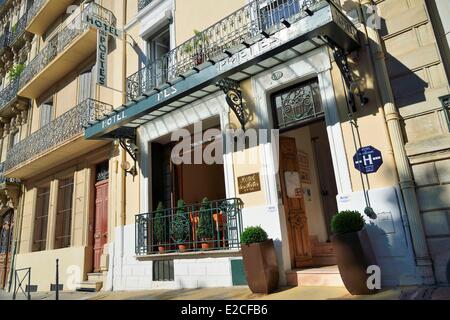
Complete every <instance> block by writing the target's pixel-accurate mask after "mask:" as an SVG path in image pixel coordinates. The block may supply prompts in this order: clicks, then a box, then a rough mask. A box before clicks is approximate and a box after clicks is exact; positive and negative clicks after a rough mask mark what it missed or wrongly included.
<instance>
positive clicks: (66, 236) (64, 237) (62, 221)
mask: <svg viewBox="0 0 450 320" xmlns="http://www.w3.org/2000/svg"><path fill="white" fill-rule="evenodd" d="M72 200H73V178H69V179H64V180H61V181H60V182H59V188H58V203H57V208H58V209H57V212H56V228H55V249H61V248H68V247H70V240H71V236H72V202H73V201H72Z"/></svg>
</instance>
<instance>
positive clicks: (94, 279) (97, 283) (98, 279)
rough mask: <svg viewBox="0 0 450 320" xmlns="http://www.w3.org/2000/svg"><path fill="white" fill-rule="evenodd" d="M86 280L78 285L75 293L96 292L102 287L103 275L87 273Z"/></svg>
mask: <svg viewBox="0 0 450 320" xmlns="http://www.w3.org/2000/svg"><path fill="white" fill-rule="evenodd" d="M87 276H88V280H87V281H83V282H81V283H79V284H78V288H77V291H83V292H98V291H100V290H101V289H102V287H103V273H101V272H99V273H88V275H87Z"/></svg>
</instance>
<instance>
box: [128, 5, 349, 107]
mask: <svg viewBox="0 0 450 320" xmlns="http://www.w3.org/2000/svg"><path fill="white" fill-rule="evenodd" d="M331 2H333V3H334V5H335V6H338V7H340V5H339V4H338V3H339V1H337V0H332V1H331ZM328 4H329V3H328V2H327V1H325V0H271V1H267V0H253V1H251V2H249V3H248V4H247V5H245V6H244V7H243V8H241V9H239V10H238V11H235V12H234V13H232V14H231V15H229V16H227V17H226V18H224V19H222V20H221V21H219V22H217V23H216V24H214V25H213V26H211V27H209V28H207V29H206V30H204V31H203V32H199V33H197V34H196V35H195V36H194V37H192V38H191V39H189V40H188V41H186V42H184V43H183V44H181V45H180V46H178V47H176V48H175V49H173V50H171V51H170V52H169V53H167V54H166V55H164V56H163V57H162V58H161V59H158V60H156V61H153V62H151V63H149V64H148V65H147V66H146V67H144V68H143V69H141V70H139V71H138V72H136V73H135V74H133V75H132V76H130V77H129V78H128V79H127V96H128V99H129V101H131V100H133V99H135V98H136V97H138V96H141V95H142V94H143V93H146V92H149V91H152V90H153V89H154V88H157V87H159V86H161V85H163V84H165V83H166V82H169V83H170V82H171V81H172V80H173V79H175V78H178V77H179V76H180V75H183V74H185V73H187V72H189V71H191V70H192V69H194V70H195V68H196V67H197V66H199V65H201V64H202V63H204V62H207V61H218V60H221V57H222V59H223V57H226V56H227V54H230V53H233V52H234V51H235V50H234V49H235V48H236V47H239V46H242V45H243V44H244V45H248V44H250V43H253V42H255V41H254V40H255V39H256V38H260V37H261V35H271V34H274V33H276V32H278V31H279V30H281V29H282V28H284V27H285V26H286V24H293V23H295V22H297V21H299V20H301V19H303V18H304V17H306V16H308V12H310V13H313V12H314V11H315V10H318V9H320V8H322V7H324V6H326V5H328ZM304 8H308V9H307V10H303V9H304ZM233 50H234V51H233Z"/></svg>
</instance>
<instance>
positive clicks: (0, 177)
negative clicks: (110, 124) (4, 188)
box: [0, 162, 21, 184]
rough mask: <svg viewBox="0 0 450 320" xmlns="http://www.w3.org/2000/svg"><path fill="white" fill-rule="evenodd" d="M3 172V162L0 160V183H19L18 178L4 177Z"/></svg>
mask: <svg viewBox="0 0 450 320" xmlns="http://www.w3.org/2000/svg"><path fill="white" fill-rule="evenodd" d="M4 172H5V163H4V162H2V163H0V184H4V183H21V181H20V179H16V178H6V177H5V176H4Z"/></svg>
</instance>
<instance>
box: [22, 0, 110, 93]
mask: <svg viewBox="0 0 450 320" xmlns="http://www.w3.org/2000/svg"><path fill="white" fill-rule="evenodd" d="M87 14H89V15H94V16H97V17H99V18H100V19H102V20H104V21H105V22H107V23H108V24H111V25H115V24H116V18H115V16H114V14H113V13H112V12H111V11H110V10H108V9H106V8H104V7H102V6H100V5H98V4H96V3H89V4H88V5H87V6H86V7H85V8H84V9H83V11H82V12H80V13H79V14H78V15H76V16H75V17H74V18H73V19H72V20H70V21H69V22H68V23H67V24H66V26H65V27H64V28H63V29H62V30H61V31H59V32H58V33H57V34H56V35H55V36H54V37H53V38H52V39H51V40H49V43H48V44H47V45H46V46H45V47H44V48H42V49H41V50H40V52H39V53H38V54H37V56H36V57H35V58H34V59H33V60H31V61H30V63H29V64H28V65H27V66H26V68H25V69H24V71H23V73H22V75H21V77H20V85H19V86H20V88H23V87H24V86H25V85H26V84H27V83H28V82H29V81H30V80H31V79H33V78H34V77H35V76H36V75H37V74H38V73H39V72H41V71H42V70H43V69H44V68H45V67H46V66H48V65H49V64H50V63H51V62H52V61H53V60H54V59H55V58H56V57H57V56H58V54H60V53H61V52H63V51H64V50H65V49H66V48H67V47H69V45H70V44H71V43H72V42H73V40H74V39H75V38H77V37H78V36H79V35H81V34H82V33H84V32H85V31H86V30H88V29H89V27H90V26H89V24H87V23H86V22H85V16H86V15H87Z"/></svg>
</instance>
